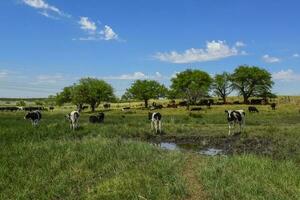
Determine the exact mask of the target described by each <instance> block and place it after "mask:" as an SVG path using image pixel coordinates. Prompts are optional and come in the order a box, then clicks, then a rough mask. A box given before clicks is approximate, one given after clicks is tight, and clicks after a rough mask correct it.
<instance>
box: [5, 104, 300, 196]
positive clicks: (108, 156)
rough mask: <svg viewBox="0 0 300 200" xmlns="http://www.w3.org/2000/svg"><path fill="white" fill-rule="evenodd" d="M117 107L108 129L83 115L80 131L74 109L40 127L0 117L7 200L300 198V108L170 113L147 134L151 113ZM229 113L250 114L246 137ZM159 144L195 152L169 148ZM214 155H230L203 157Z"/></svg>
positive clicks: (49, 116)
mask: <svg viewBox="0 0 300 200" xmlns="http://www.w3.org/2000/svg"><path fill="white" fill-rule="evenodd" d="M131 105H132V104H131ZM118 106H119V107H121V106H122V105H118ZM119 107H117V105H113V106H112V109H111V110H107V111H105V120H104V123H103V124H90V123H89V122H88V117H89V116H90V115H91V113H89V112H88V111H85V112H83V113H81V117H80V128H79V129H78V130H76V131H71V130H70V129H69V124H68V122H67V121H66V120H65V119H64V115H65V114H66V113H68V112H69V111H71V109H70V108H68V107H66V108H56V109H55V110H54V111H53V112H43V118H42V121H41V123H40V124H39V126H38V127H36V128H34V127H32V126H31V123H30V122H29V121H25V120H24V119H23V117H24V114H25V113H24V112H22V111H18V112H1V113H0V138H1V140H0V143H1V151H0V154H1V155H0V199H300V167H299V166H300V145H299V144H300V123H299V122H300V113H299V108H300V107H298V106H297V105H296V104H294V103H290V102H289V103H281V104H280V105H279V107H278V109H277V110H275V111H272V110H271V108H270V107H269V106H256V107H257V108H258V109H259V111H260V113H249V112H248V111H247V106H246V105H228V106H212V108H211V109H208V108H205V107H204V109H203V110H202V111H195V112H192V113H191V112H189V111H187V110H186V109H185V108H178V109H173V108H168V109H167V108H164V109H162V110H159V112H160V113H161V114H162V116H163V117H162V129H163V134H155V133H153V132H152V131H151V130H150V121H149V120H148V110H144V109H139V108H136V109H131V110H130V111H128V112H122V111H121V110H120V109H119ZM225 109H244V110H245V111H246V128H245V132H243V133H242V134H237V135H234V136H228V135H227V134H228V125H227V121H226V115H225V113H224V110H225ZM162 141H164V142H173V143H176V144H178V145H181V146H184V147H188V148H183V150H175V151H168V150H164V149H162V148H160V147H159V146H157V145H155V143H158V144H159V143H160V142H162ZM208 147H215V148H216V147H217V148H220V149H222V150H223V152H224V154H222V155H218V156H213V157H209V156H205V155H201V154H200V153H199V150H200V149H202V148H208Z"/></svg>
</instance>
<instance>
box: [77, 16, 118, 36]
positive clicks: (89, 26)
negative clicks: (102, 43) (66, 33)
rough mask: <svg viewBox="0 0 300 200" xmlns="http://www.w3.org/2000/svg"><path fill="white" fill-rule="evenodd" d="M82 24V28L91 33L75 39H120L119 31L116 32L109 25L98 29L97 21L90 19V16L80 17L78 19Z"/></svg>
mask: <svg viewBox="0 0 300 200" xmlns="http://www.w3.org/2000/svg"><path fill="white" fill-rule="evenodd" d="M78 23H79V24H80V28H81V29H82V30H85V31H87V33H88V34H89V35H88V36H86V37H80V38H78V39H73V40H81V41H97V40H107V41H108V40H118V41H121V40H120V39H119V36H118V34H117V33H115V32H114V30H113V29H112V28H111V27H110V26H108V25H105V26H104V27H103V29H102V30H101V31H97V30H98V27H97V25H96V23H95V22H93V21H92V20H90V19H89V18H88V17H80V20H79V21H78Z"/></svg>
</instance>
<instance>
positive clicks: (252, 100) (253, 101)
mask: <svg viewBox="0 0 300 200" xmlns="http://www.w3.org/2000/svg"><path fill="white" fill-rule="evenodd" d="M250 103H251V104H252V105H262V104H264V103H265V101H264V100H263V99H251V101H250Z"/></svg>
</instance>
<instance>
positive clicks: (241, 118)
mask: <svg viewBox="0 0 300 200" xmlns="http://www.w3.org/2000/svg"><path fill="white" fill-rule="evenodd" d="M225 113H226V114H227V121H228V126H229V132H228V135H231V129H232V128H234V127H235V125H236V124H239V126H240V133H241V132H242V131H243V128H244V126H245V118H246V113H245V111H244V110H225Z"/></svg>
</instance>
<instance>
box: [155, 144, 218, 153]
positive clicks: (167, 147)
mask: <svg viewBox="0 0 300 200" xmlns="http://www.w3.org/2000/svg"><path fill="white" fill-rule="evenodd" d="M157 145H158V146H159V147H160V148H162V149H165V150H171V151H174V150H180V151H182V150H187V151H194V152H198V153H200V154H202V155H207V156H217V155H222V154H223V150H222V149H216V148H207V149H202V148H201V147H200V146H198V147H196V146H195V145H186V144H185V145H182V144H181V145H178V144H176V143H174V142H161V143H158V144H157Z"/></svg>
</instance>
